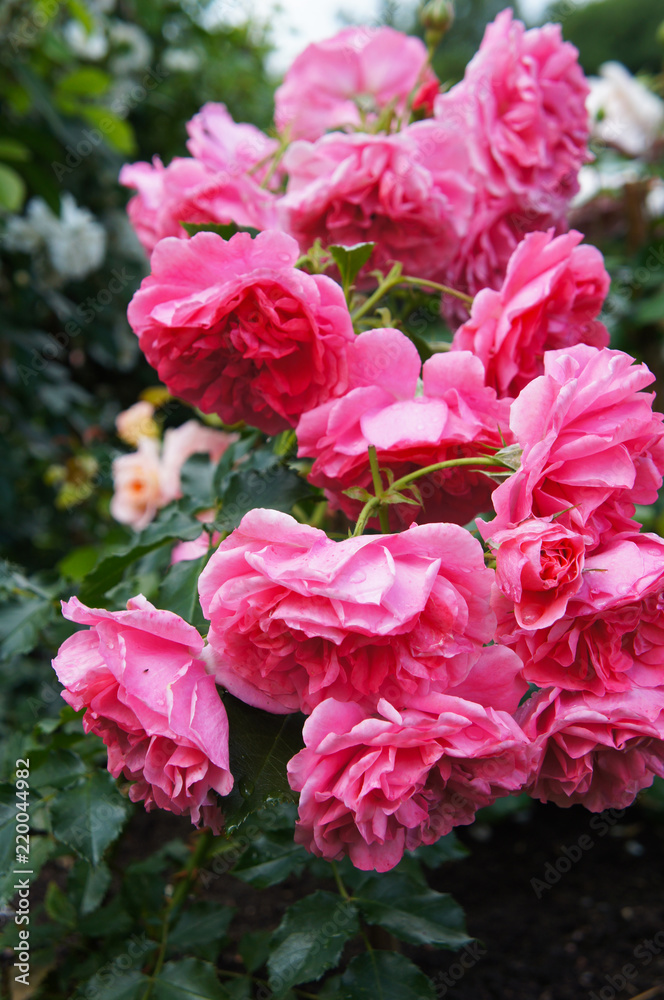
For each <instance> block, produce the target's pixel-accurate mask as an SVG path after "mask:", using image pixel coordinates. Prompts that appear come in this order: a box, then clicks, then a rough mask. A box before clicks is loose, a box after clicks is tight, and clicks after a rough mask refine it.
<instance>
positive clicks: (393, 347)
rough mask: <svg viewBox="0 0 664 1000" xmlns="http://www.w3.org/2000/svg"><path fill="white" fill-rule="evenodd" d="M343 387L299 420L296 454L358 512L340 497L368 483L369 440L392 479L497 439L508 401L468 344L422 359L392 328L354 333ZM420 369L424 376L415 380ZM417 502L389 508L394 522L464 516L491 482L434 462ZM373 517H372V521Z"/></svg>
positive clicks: (355, 508) (478, 451) (351, 510)
mask: <svg viewBox="0 0 664 1000" xmlns="http://www.w3.org/2000/svg"><path fill="white" fill-rule="evenodd" d="M348 363H349V386H348V391H347V392H346V394H345V395H344V396H342V397H341V398H339V399H336V400H331V401H329V402H327V403H325V404H323V406H321V407H318V408H317V409H314V410H311V411H309V412H308V413H305V414H304V416H303V417H302V418H301V420H300V422H299V424H298V427H297V436H298V441H299V445H300V450H299V454H300V456H304V457H307V458H315V460H316V461H315V462H314V464H313V467H312V469H311V473H310V475H309V480H310V482H312V483H313V484H314V485H315V486H320V487H323V488H325V489H326V490H327V491H328V495H329V496H331V497H332V498H333V500H334V503H335V504H337V505H338V506H340V507H341V508H342V510H343V511H344V512H345V513H346V514H347V515H348V517H350V518H351V519H353V520H355V519H357V516H358V515H359V512H360V510H361V509H362V503H361V502H360V501H358V500H353V499H351V498H349V497H347V496H345V495H344V492H343V491H344V490H347V489H349V488H351V487H363V488H365V489H370V490H371V492H373V489H372V477H371V471H370V467H369V458H368V448H369V445H375V447H376V450H377V454H378V463H379V465H380V467H381V468H389V469H391V470H392V472H393V473H394V476H395V478H399V477H400V476H403V475H406V474H408V473H410V472H414V471H415V470H416V469H419V468H423V467H426V466H428V465H433V464H435V463H437V462H442V461H447V460H448V459H454V458H462V457H467V456H473V455H485V454H486V453H487V451H489V452H490V451H491V450H497V449H498V448H500V447H501V444H502V440H503V439H502V437H501V431H500V429H501V428H503V429H504V430H505V431H507V425H508V421H509V401H507V400H505V401H502V400H497V399H496V394H495V392H494V390H493V389H490V388H487V387H486V386H485V384H484V368H483V366H482V363H481V362H480V360H479V358H475V357H473V356H472V354H470V353H469V352H467V351H465V352H458V353H451V354H438V355H435V356H434V357H432V358H430V359H429V360H428V361H426V362H425V363H424V366H423V367H422V366H421V363H420V358H419V355H418V353H417V350H416V348H415V346H414V344H413V343H412V341H410V340H408V338H407V337H406V336H405V334H403V333H400V332H399V331H398V330H390V329H384V330H370V331H368V332H367V333H363V334H360V336H359V337H357V338H356V340H355V342H354V343H353V345H352V346H351V349H350V351H349V353H348ZM420 372H421V375H422V380H421V383H420ZM416 485H417V486H418V487H419V489H420V492H421V495H422V499H423V501H424V509H422V508H420V507H418V506H409V505H406V504H399V505H396V506H390V508H389V511H390V517H391V523H393V524H394V526H395V527H397V526H399V527H400V526H403V525H404V524H406V525H407V524H409V523H411V522H412V521H414V520H420V521H456V522H458V523H461V524H466V523H467V522H468V521H470V520H472V518H473V517H474V516H475V515H476V514H478V513H480V512H482V511H483V510H487V509H488V508H489V507H490V502H491V492H492V490H493V489H494V487H495V484H494V483H493V482H492V481H491V480H490V479H489V478H488V477H487V476H485V475H484V473H483V472H481V471H478V470H477V469H472V468H470V467H463V466H462V467H458V468H454V467H453V468H450V469H445V470H441V471H439V472H436V473H433V474H431V475H430V476H427V477H424V478H422V479H419V480H418V481H417V484H416ZM372 523H374V524H375V523H376V520H374V521H373V522H372Z"/></svg>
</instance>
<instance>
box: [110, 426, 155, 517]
mask: <svg viewBox="0 0 664 1000" xmlns="http://www.w3.org/2000/svg"><path fill="white" fill-rule="evenodd" d="M113 484H114V487H115V492H114V493H113V499H112V500H111V516H112V517H114V518H115V520H116V521H119V522H120V524H129V525H131V527H132V528H135V529H136V530H137V531H140V530H141V529H142V528H145V526H146V525H148V524H149V523H150V521H151V520H152V519H153V517H154V516H155V514H156V513H157V511H158V510H159V508H160V507H162V506H163V505H164V501H163V498H162V488H161V463H160V460H159V444H158V442H157V441H156V440H154V438H145V437H144V438H141V440H140V441H139V443H138V450H137V451H135V452H132V453H131V454H129V455H121V456H120V457H119V458H116V459H115V461H114V462H113Z"/></svg>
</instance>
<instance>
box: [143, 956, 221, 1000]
mask: <svg viewBox="0 0 664 1000" xmlns="http://www.w3.org/2000/svg"><path fill="white" fill-rule="evenodd" d="M227 997H228V994H227V993H226V992H225V991H224V989H223V988H222V986H221V984H220V983H219V980H218V979H217V974H216V972H215V971H214V966H213V965H210V963H209V962H201V961H200V959H197V958H185V959H184V960H183V961H181V962H167V963H166V965H165V966H164V967H163V969H162V970H161V972H160V974H159V975H158V976H157V978H156V979H155V980H154V989H153V991H152V1000H227Z"/></svg>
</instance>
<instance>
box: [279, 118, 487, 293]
mask: <svg viewBox="0 0 664 1000" xmlns="http://www.w3.org/2000/svg"><path fill="white" fill-rule="evenodd" d="M447 139H448V141H447V142H446V141H445V140H446V135H445V134H444V131H443V130H442V129H441V127H440V125H438V123H436V122H419V123H417V124H415V125H411V126H410V127H409V128H407V129H404V131H402V132H400V133H398V134H396V135H365V134H363V133H362V134H360V133H354V134H352V135H344V134H342V133H338V132H334V133H331V134H329V135H325V136H323V138H322V139H319V140H318V141H317V142H315V143H310V142H305V141H303V140H302V141H299V142H295V143H293V145H292V146H291V147H290V148H289V150H288V152H287V153H286V156H285V157H284V169H285V170H286V171H287V173H288V175H289V181H288V189H287V192H286V195H285V196H284V197H283V198H282V199H281V202H280V205H279V211H280V213H281V216H282V218H283V225H284V228H285V229H286V230H287V231H288V232H290V233H291V234H292V235H293V236H294V237H295V238H296V239H297V241H298V243H299V244H300V248H301V250H302V251H303V252H306V251H307V250H308V249H309V248H310V247H311V246H312V245H313V243H314V241H315V240H316V239H320V240H321V241H322V242H323V245H325V246H328V245H330V244H335V243H336V244H343V245H344V246H352V245H353V244H356V243H363V242H367V241H372V242H375V243H376V248H375V250H374V252H373V254H372V256H371V258H370V261H369V263H368V264H367V265H366V267H365V271H366V272H367V273H368V272H369V271H371V270H374V269H375V268H382V269H389V267H391V265H392V264H393V263H394V261H397V260H398V261H402V262H403V264H404V266H405V268H406V269H407V271H408V272H410V273H413V274H415V275H418V276H419V277H430V276H431V275H432V274H434V273H437V271H438V270H440V268H441V267H443V266H444V265H445V264H446V263H447V262H449V261H450V260H452V258H453V256H454V254H455V252H456V251H457V249H458V246H459V240H460V237H461V235H462V233H463V232H464V229H465V227H466V226H467V224H468V220H469V219H470V213H471V208H472V199H473V189H472V187H471V185H470V183H469V181H468V179H467V177H466V173H465V166H466V163H467V155H466V153H465V149H464V146H463V142H462V139H461V137H457V139H454V138H452V137H447Z"/></svg>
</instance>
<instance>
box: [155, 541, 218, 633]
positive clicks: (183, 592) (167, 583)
mask: <svg viewBox="0 0 664 1000" xmlns="http://www.w3.org/2000/svg"><path fill="white" fill-rule="evenodd" d="M208 558H209V556H208V554H207V553H206V554H205V555H204V556H200V558H199V559H185V560H183V561H182V562H177V563H175V564H174V565H173V566H171V567H170V569H169V570H168V572H167V573H166V576H165V577H164V580H163V583H162V585H161V587H160V588H159V598H158V600H157V605H158V607H160V608H163V609H164V610H166V611H173V612H174V613H175V614H176V615H180V617H181V618H184V620H185V621H186V622H189V623H190V624H191V625H196V626H197V627H200V626H203V625H204V624H205V618H204V617H203V612H202V611H201V605H200V602H199V600H198V578H199V576H200V575H201V572H202V571H203V569H204V567H205V564H206V563H207V561H208Z"/></svg>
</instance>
